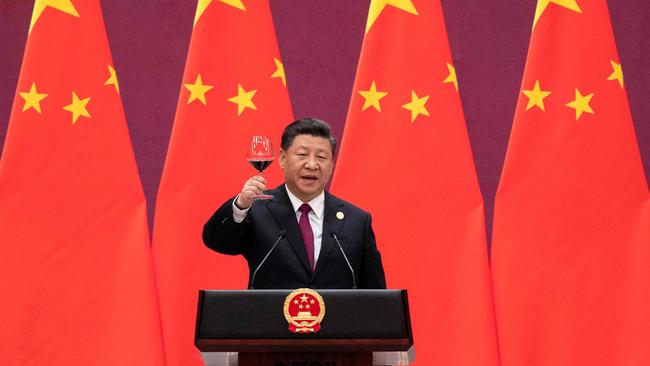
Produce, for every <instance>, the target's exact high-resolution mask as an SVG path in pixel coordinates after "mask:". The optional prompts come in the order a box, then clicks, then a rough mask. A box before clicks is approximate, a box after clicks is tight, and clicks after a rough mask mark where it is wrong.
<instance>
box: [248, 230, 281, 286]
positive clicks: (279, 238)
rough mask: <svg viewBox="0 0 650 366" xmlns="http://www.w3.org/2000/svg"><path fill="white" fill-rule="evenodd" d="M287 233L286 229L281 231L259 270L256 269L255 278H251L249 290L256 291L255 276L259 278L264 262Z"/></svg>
mask: <svg viewBox="0 0 650 366" xmlns="http://www.w3.org/2000/svg"><path fill="white" fill-rule="evenodd" d="M285 233H286V230H284V229H282V230H280V234H279V235H278V239H277V240H276V241H275V243H273V246H272V247H271V249H270V250H269V251H268V253H266V255H265V256H264V259H262V261H261V262H260V264H259V265H258V266H257V268H255V271H254V272H253V276H252V277H251V286H250V287H249V290H254V289H255V287H254V286H253V285H254V284H255V276H257V271H259V270H260V268H262V265H263V264H264V262H266V259H267V258H268V257H269V255H271V252H273V249H275V247H276V246H277V245H278V243H279V242H280V240H282V238H284V234H285Z"/></svg>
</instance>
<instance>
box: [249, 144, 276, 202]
mask: <svg viewBox="0 0 650 366" xmlns="http://www.w3.org/2000/svg"><path fill="white" fill-rule="evenodd" d="M274 158H275V155H274V153H273V144H272V143H271V139H270V138H269V137H268V136H253V137H251V143H250V146H249V148H248V152H247V153H246V161H248V162H249V163H250V164H251V165H252V166H253V168H255V169H256V170H257V171H258V172H260V175H263V173H264V169H266V168H267V167H268V166H269V165H271V162H273V159H274ZM253 198H255V199H256V200H268V199H270V198H273V196H272V195H270V194H264V192H262V193H261V194H258V195H256V196H254V197H253Z"/></svg>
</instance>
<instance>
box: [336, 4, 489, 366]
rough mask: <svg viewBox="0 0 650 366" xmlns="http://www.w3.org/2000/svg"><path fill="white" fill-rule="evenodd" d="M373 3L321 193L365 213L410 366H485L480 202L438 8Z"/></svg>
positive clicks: (485, 291) (485, 300)
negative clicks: (407, 334) (327, 185)
mask: <svg viewBox="0 0 650 366" xmlns="http://www.w3.org/2000/svg"><path fill="white" fill-rule="evenodd" d="M387 4H388V3H387V2H386V1H372V2H371V4H370V11H369V15H368V25H367V29H366V34H365V38H364V41H363V47H362V50H361V58H360V61H359V68H358V70H357V76H356V81H355V85H354V89H353V95H352V100H351V104H350V109H349V114H348V119H347V123H346V126H345V133H344V136H343V142H342V147H341V151H340V153H339V157H338V163H337V164H338V165H337V167H336V171H335V174H334V178H333V182H332V191H333V192H334V193H335V194H337V195H339V196H341V197H343V198H347V199H349V200H351V201H352V202H353V203H355V204H358V205H359V206H361V207H363V208H364V209H367V210H368V211H369V212H370V213H371V214H372V215H373V220H374V225H373V226H374V227H375V231H376V235H377V243H378V246H379V249H380V251H381V253H382V258H383V262H384V266H385V268H386V279H387V282H388V285H389V287H391V288H406V289H408V291H409V297H410V304H411V315H412V323H413V330H414V339H415V344H416V352H417V360H416V363H415V364H416V365H472V366H476V365H482V366H484V365H496V364H497V362H498V357H497V346H496V331H495V329H494V319H493V316H494V315H493V309H492V298H491V293H490V282H489V281H490V280H489V272H488V259H487V244H486V238H485V222H484V212H483V200H482V198H481V194H480V191H479V186H478V181H477V178H476V172H475V169H474V163H473V158H472V153H471V150H470V146H469V140H468V137H467V131H466V127H465V121H464V117H463V112H462V107H461V104H460V98H459V95H458V83H457V79H456V73H455V69H454V66H453V61H452V58H451V53H450V51H449V45H448V41H447V33H446V29H445V26H444V17H443V14H442V9H441V6H440V2H439V1H408V0H406V1H393V2H390V5H387Z"/></svg>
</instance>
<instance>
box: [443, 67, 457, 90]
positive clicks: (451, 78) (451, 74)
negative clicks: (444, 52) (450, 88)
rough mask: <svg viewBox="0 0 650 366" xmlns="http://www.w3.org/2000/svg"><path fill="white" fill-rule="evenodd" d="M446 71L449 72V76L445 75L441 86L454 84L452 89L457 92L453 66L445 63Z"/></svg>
mask: <svg viewBox="0 0 650 366" xmlns="http://www.w3.org/2000/svg"><path fill="white" fill-rule="evenodd" d="M447 69H448V70H449V75H447V78H446V79H445V80H443V81H442V82H443V84H446V83H452V84H454V88H455V89H456V91H458V79H457V78H456V68H455V67H454V65H452V64H450V63H449V62H447Z"/></svg>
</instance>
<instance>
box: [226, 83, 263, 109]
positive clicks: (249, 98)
mask: <svg viewBox="0 0 650 366" xmlns="http://www.w3.org/2000/svg"><path fill="white" fill-rule="evenodd" d="M255 93H257V89H255V90H251V91H248V92H247V91H246V90H244V88H243V87H242V86H241V84H237V95H235V96H234V97H232V98H230V99H228V101H229V102H232V103H235V104H237V115H238V116H241V114H242V112H243V111H244V109H246V108H250V109H253V110H257V107H256V106H255V103H253V96H254V95H255Z"/></svg>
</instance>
